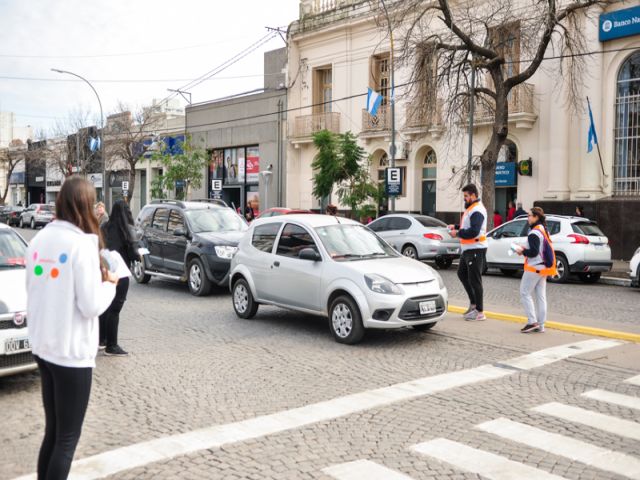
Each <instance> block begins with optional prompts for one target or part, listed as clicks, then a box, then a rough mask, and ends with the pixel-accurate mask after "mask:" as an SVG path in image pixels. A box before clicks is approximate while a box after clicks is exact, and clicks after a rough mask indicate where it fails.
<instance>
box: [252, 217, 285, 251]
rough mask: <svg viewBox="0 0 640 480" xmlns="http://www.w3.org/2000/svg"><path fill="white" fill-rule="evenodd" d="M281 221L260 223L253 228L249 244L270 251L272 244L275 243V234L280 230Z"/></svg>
mask: <svg viewBox="0 0 640 480" xmlns="http://www.w3.org/2000/svg"><path fill="white" fill-rule="evenodd" d="M281 225H282V224H281V223H269V224H268V225H260V226H259V227H256V228H255V229H254V230H253V237H252V238H251V245H253V246H254V247H255V248H257V249H258V250H261V251H263V252H267V253H271V252H272V251H273V244H274V243H276V236H277V235H278V232H279V231H280V226H281Z"/></svg>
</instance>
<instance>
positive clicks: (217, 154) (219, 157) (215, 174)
mask: <svg viewBox="0 0 640 480" xmlns="http://www.w3.org/2000/svg"><path fill="white" fill-rule="evenodd" d="M209 174H210V176H211V180H222V178H223V176H224V152H223V151H222V150H213V151H212V152H211V159H210V161H209Z"/></svg>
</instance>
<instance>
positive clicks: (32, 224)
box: [31, 218, 36, 228]
mask: <svg viewBox="0 0 640 480" xmlns="http://www.w3.org/2000/svg"><path fill="white" fill-rule="evenodd" d="M31 228H36V222H34V221H33V218H32V219H31Z"/></svg>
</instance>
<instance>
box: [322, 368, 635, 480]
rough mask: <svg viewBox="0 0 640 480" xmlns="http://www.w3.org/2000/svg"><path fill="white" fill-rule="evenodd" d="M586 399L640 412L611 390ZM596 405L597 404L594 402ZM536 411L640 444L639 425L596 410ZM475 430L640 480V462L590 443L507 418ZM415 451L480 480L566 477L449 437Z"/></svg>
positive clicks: (339, 478)
mask: <svg viewBox="0 0 640 480" xmlns="http://www.w3.org/2000/svg"><path fill="white" fill-rule="evenodd" d="M625 383H630V384H633V385H638V386H640V375H639V376H637V377H633V378H630V379H627V380H625ZM581 397H582V398H585V399H588V400H593V401H594V402H599V403H608V404H612V405H616V406H618V407H623V408H629V409H632V410H640V396H638V397H636V396H631V395H623V394H619V393H615V392H609V391H606V390H589V391H587V392H584V393H583V394H582V395H581ZM595 405H597V403H594V406H595ZM531 411H533V412H536V413H539V414H541V415H543V416H550V417H554V418H557V419H560V420H562V421H564V422H569V423H573V424H579V425H584V426H587V427H590V428H592V429H596V430H600V431H602V432H606V433H608V434H613V435H616V436H619V437H622V438H625V439H632V440H640V423H639V422H636V421H631V420H626V419H622V418H618V417H615V416H612V415H605V414H602V413H599V412H597V411H595V410H593V409H592V408H589V409H587V408H582V407H577V406H573V405H566V404H563V403H559V402H550V403H545V404H543V405H538V406H535V407H533V408H531ZM474 428H475V429H477V430H480V431H482V432H485V433H487V434H490V435H492V436H494V437H497V438H499V439H501V440H504V441H508V442H513V443H516V444H519V445H521V446H523V447H525V448H526V449H527V450H540V451H543V452H546V453H549V454H552V455H555V456H558V457H563V458H565V459H567V460H570V461H571V462H577V463H580V464H583V465H584V466H586V467H590V468H593V469H597V470H598V471H602V472H608V473H612V474H616V475H620V476H622V477H626V478H630V479H636V480H640V458H638V457H636V456H634V455H629V454H628V453H624V452H617V451H614V450H611V449H609V448H605V447H603V446H599V445H595V444H594V443H593V442H592V441H590V442H586V441H583V440H579V439H576V438H573V437H570V436H567V435H563V434H559V433H554V432H550V431H548V430H546V429H543V428H538V427H534V426H531V425H527V424H524V423H520V422H517V421H514V420H511V419H508V418H504V417H503V418H497V419H494V420H490V421H487V422H484V423H481V424H479V425H476V426H475V427H474ZM409 450H410V451H411V452H412V453H416V454H419V455H421V456H423V457H424V458H425V459H427V461H429V462H430V461H434V460H435V461H437V462H440V463H444V464H446V465H448V466H449V467H453V468H454V469H456V470H459V471H461V472H465V473H471V474H475V475H479V476H480V478H483V479H488V480H520V479H525V478H526V479H528V480H562V479H563V478H564V477H561V476H558V475H557V474H555V473H553V472H549V471H547V470H545V469H544V468H541V467H540V465H538V466H537V468H536V467H534V466H531V465H526V464H524V463H521V462H517V461H514V460H511V459H509V458H507V457H505V456H502V455H498V454H495V453H493V452H489V451H486V450H484V449H479V448H473V447H471V446H469V445H465V444H464V443H460V442H456V441H452V440H449V439H446V438H435V439H432V440H428V441H425V442H423V443H419V444H417V445H412V446H410V447H409ZM323 471H324V473H326V474H327V475H329V476H330V477H332V478H335V479H336V480H352V479H360V478H364V479H367V480H377V479H379V478H380V479H382V478H384V479H389V480H412V478H413V477H409V476H407V475H406V474H404V473H402V472H398V471H396V470H391V469H389V468H387V467H385V466H383V465H381V464H378V463H375V462H372V461H369V460H364V459H363V460H357V461H354V462H347V463H342V464H337V465H333V466H330V467H327V468H325V469H324V470H323ZM417 478H420V477H419V476H418V477H417ZM591 478H593V477H591Z"/></svg>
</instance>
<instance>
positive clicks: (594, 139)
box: [587, 98, 598, 153]
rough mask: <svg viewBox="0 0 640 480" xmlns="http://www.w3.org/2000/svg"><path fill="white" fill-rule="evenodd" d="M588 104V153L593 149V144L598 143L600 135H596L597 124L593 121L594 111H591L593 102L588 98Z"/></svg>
mask: <svg viewBox="0 0 640 480" xmlns="http://www.w3.org/2000/svg"><path fill="white" fill-rule="evenodd" d="M587 105H588V106H589V139H588V140H587V141H588V144H587V153H591V151H592V150H593V144H594V143H595V144H596V145H597V144H598V135H596V125H595V123H593V112H592V111H591V102H590V101H589V99H588V98H587Z"/></svg>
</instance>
